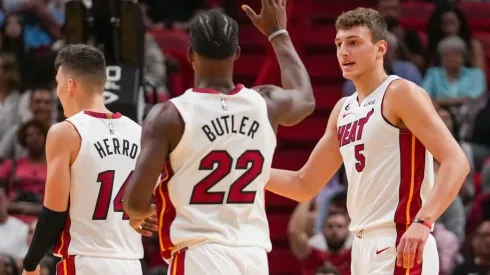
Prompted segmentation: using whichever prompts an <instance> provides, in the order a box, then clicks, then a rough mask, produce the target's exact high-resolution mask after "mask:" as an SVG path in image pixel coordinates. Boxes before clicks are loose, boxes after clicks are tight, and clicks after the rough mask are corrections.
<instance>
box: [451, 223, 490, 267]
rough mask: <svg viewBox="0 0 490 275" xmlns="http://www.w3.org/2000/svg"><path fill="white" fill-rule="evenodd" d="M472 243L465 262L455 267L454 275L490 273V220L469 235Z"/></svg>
mask: <svg viewBox="0 0 490 275" xmlns="http://www.w3.org/2000/svg"><path fill="white" fill-rule="evenodd" d="M468 244H469V245H470V248H469V252H468V255H467V257H466V259H465V262H464V263H462V264H460V265H459V266H457V267H456V268H455V269H454V272H453V275H488V274H489V273H490V220H486V221H484V222H482V223H481V224H480V225H479V226H478V228H477V230H476V231H475V232H474V234H471V236H469V241H468Z"/></svg>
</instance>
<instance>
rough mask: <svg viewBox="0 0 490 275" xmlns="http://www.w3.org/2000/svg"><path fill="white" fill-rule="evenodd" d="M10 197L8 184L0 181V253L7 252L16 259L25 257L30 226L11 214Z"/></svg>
mask: <svg viewBox="0 0 490 275" xmlns="http://www.w3.org/2000/svg"><path fill="white" fill-rule="evenodd" d="M9 203H10V201H9V198H8V191H7V184H6V183H5V182H3V183H0V236H1V239H2V241H0V253H3V254H7V255H9V256H11V257H13V258H14V259H16V260H22V259H23V258H24V256H25V255H24V254H22V253H23V249H22V248H23V247H24V246H25V242H26V239H27V235H28V231H29V228H28V226H27V225H26V224H25V223H23V222H22V221H21V220H19V219H17V218H14V217H12V216H9V214H8V208H9Z"/></svg>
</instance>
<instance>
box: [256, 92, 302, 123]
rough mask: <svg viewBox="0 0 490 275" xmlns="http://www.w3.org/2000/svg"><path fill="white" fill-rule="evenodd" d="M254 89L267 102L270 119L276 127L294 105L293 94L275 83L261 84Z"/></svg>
mask: <svg viewBox="0 0 490 275" xmlns="http://www.w3.org/2000/svg"><path fill="white" fill-rule="evenodd" d="M252 90H255V91H257V92H258V93H259V94H260V95H261V96H262V97H263V98H264V100H265V103H266V104H267V113H268V115H269V121H270V122H271V125H272V126H273V128H274V129H277V126H278V125H280V124H281V121H282V118H283V117H284V114H286V113H287V112H288V111H289V110H290V109H291V108H292V106H293V100H292V97H291V96H288V95H287V94H286V93H285V91H284V89H283V88H281V87H278V86H275V85H261V86H256V87H253V88H252Z"/></svg>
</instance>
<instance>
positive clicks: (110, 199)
mask: <svg viewBox="0 0 490 275" xmlns="http://www.w3.org/2000/svg"><path fill="white" fill-rule="evenodd" d="M67 121H68V122H70V123H71V124H73V126H74V127H75V128H76V129H77V131H78V133H79V135H80V138H81V146H80V151H79V153H78V156H77V158H76V160H75V162H74V163H73V165H72V166H71V184H70V201H69V216H68V218H67V221H66V227H65V230H64V231H63V233H62V236H61V240H60V242H59V243H58V244H57V245H56V246H55V248H54V249H53V252H54V253H55V254H59V255H61V256H63V257H66V256H68V255H85V256H93V257H104V258H118V259H140V258H143V247H142V244H141V236H140V235H139V234H137V233H136V232H135V231H134V230H133V229H132V228H131V226H130V225H129V222H128V217H127V216H126V215H125V214H124V212H123V203H122V197H123V194H124V187H125V185H126V183H127V182H128V179H129V178H130V176H131V174H132V173H133V169H134V167H135V164H136V159H137V157H138V154H139V152H140V137H141V127H140V126H139V125H138V124H137V123H135V122H134V121H132V120H130V119H129V118H127V117H125V116H122V115H121V114H120V113H115V114H112V115H110V114H102V113H95V112H89V111H83V112H80V113H78V114H76V115H74V116H72V117H70V118H68V119H67Z"/></svg>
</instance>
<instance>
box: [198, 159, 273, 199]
mask: <svg viewBox="0 0 490 275" xmlns="http://www.w3.org/2000/svg"><path fill="white" fill-rule="evenodd" d="M215 164H216V165H217V167H216V168H214V166H215ZM249 166H250V167H249ZM263 166H264V157H263V156H262V154H261V153H260V151H258V150H247V151H245V152H244V153H243V154H241V155H240V156H239V157H238V158H237V159H236V164H235V169H236V170H245V172H244V173H243V174H242V175H241V176H240V177H238V178H237V179H236V180H235V181H234V182H233V183H232V184H231V185H230V190H229V191H228V195H227V196H226V201H225V193H226V192H223V191H209V189H211V188H212V187H213V186H215V185H216V184H218V182H220V181H221V180H222V179H224V178H225V177H226V176H228V174H230V172H231V170H232V169H233V158H232V157H231V156H230V154H229V153H228V152H227V151H221V150H216V151H211V152H210V153H209V154H207V155H206V156H205V157H204V158H203V159H202V160H201V164H200V165H199V170H210V171H212V172H211V173H209V175H207V176H206V177H205V178H204V179H202V180H201V181H200V182H198V183H197V184H196V185H195V186H194V189H193V190H192V195H191V200H190V204H223V203H227V204H232V203H233V204H238V203H245V204H246V203H249V204H251V203H254V201H255V194H256V193H257V192H256V191H244V189H245V188H246V187H247V186H248V185H249V184H250V183H252V182H253V181H254V180H255V179H256V178H257V177H258V176H259V175H260V174H261V173H262V168H263Z"/></svg>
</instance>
